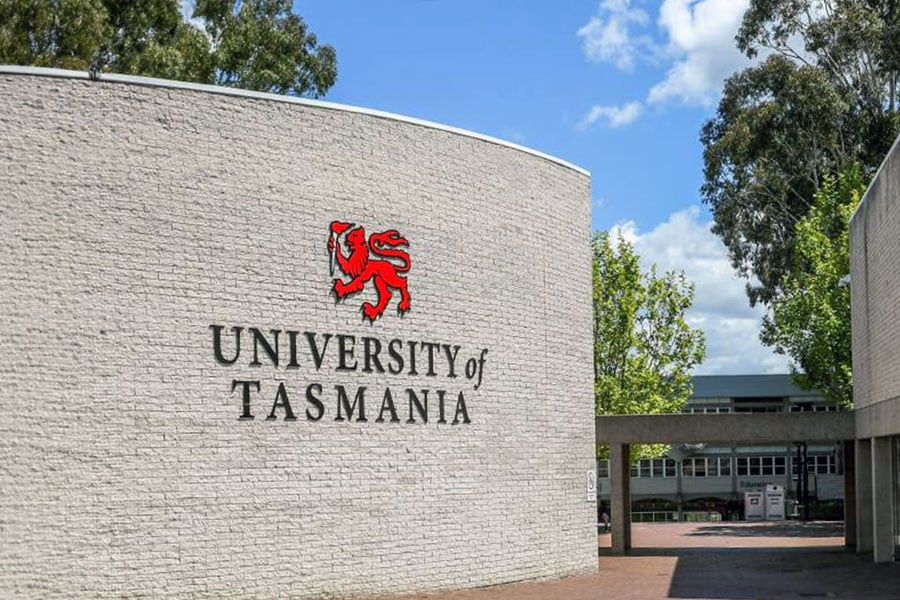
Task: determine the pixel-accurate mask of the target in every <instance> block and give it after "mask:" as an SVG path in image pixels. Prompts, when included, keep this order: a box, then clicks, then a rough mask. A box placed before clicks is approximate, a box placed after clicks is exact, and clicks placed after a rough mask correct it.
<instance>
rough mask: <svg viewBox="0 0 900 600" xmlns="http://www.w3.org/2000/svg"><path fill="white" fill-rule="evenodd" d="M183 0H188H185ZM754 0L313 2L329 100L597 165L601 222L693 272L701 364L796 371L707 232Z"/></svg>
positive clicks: (300, 8)
mask: <svg viewBox="0 0 900 600" xmlns="http://www.w3.org/2000/svg"><path fill="white" fill-rule="evenodd" d="M184 2H185V3H187V2H189V0H184ZM747 3H748V0H647V1H644V0H602V1H600V0H565V1H550V0H541V1H538V0H386V1H380V2H374V1H372V0H305V1H299V0H298V1H295V3H294V10H295V12H297V13H298V14H300V15H301V16H302V17H303V18H304V19H305V20H306V22H307V23H308V25H309V26H310V28H311V30H312V31H313V32H314V33H315V34H316V35H317V36H318V37H319V40H320V42H323V43H328V44H331V45H333V46H334V47H335V49H336V50H337V55H338V63H339V65H338V82H337V84H336V85H335V86H334V87H333V88H332V89H331V90H330V91H329V93H328V95H327V97H326V99H327V100H329V101H333V102H340V103H345V104H352V105H356V106H364V107H369V108H375V109H379V110H384V111H389V112H394V113H399V114H403V115H409V116H414V117H418V118H422V119H427V120H430V121H436V122H438V123H443V124H447V125H453V126H456V127H462V128H465V129H470V130H473V131H476V132H479V133H484V134H488V135H491V136H495V137H498V138H502V139H506V140H510V141H513V142H516V143H518V144H522V145H525V146H529V147H532V148H535V149H537V150H541V151H543V152H546V153H549V154H552V155H555V156H558V157H560V158H563V159H565V160H568V161H570V162H573V163H575V164H577V165H579V166H582V167H584V168H586V169H587V170H589V171H590V172H591V175H592V188H593V189H592V200H593V223H592V224H593V227H594V228H595V229H617V230H618V231H620V232H622V233H623V235H625V236H626V237H627V238H628V239H630V240H631V241H633V242H634V243H635V246H636V248H637V250H638V251H639V252H640V253H641V255H642V258H643V260H644V262H645V264H646V265H649V264H651V263H655V264H657V265H659V267H660V268H661V269H678V270H681V269H684V270H685V271H686V273H687V276H688V278H689V279H691V280H693V281H694V282H695V284H696V299H695V303H694V308H693V309H692V311H691V313H690V315H689V320H690V321H691V323H692V324H694V325H695V326H698V327H702V328H703V329H704V331H705V332H706V335H707V340H708V341H707V349H708V352H707V354H708V358H707V361H706V362H705V363H704V364H703V365H701V367H700V368H699V369H698V370H697V372H698V373H719V374H727V373H766V372H769V373H771V372H787V370H788V365H787V361H786V360H785V359H784V358H783V357H779V356H775V355H773V354H772V352H771V351H770V350H769V349H767V348H764V347H762V346H761V345H760V344H759V343H758V341H757V336H758V331H759V322H760V319H761V317H762V312H761V310H760V309H750V307H749V306H748V303H747V301H746V297H745V295H744V292H743V285H744V284H743V282H742V281H740V280H738V279H737V278H736V277H735V276H734V275H733V271H732V269H731V268H730V266H729V264H728V261H727V258H726V257H725V251H724V248H723V247H722V245H721V243H720V242H719V241H718V240H717V239H716V238H715V236H713V235H712V234H711V233H710V232H709V224H710V220H711V219H710V215H709V213H708V211H707V210H706V208H705V207H704V206H703V205H702V203H701V202H700V195H699V191H698V189H699V187H700V184H701V182H702V146H701V144H700V142H699V131H700V128H701V127H702V125H703V122H704V121H705V120H706V119H708V118H709V117H710V116H712V115H713V114H714V112H715V104H716V101H717V99H718V94H719V90H720V89H721V85H722V82H723V81H724V79H725V77H726V76H727V75H728V74H730V73H731V72H733V71H734V70H736V69H739V68H743V67H745V66H747V65H748V64H749V63H748V61H747V60H746V59H745V58H744V57H742V56H741V55H740V54H739V53H738V52H737V50H736V49H735V47H734V41H733V40H734V35H735V32H736V30H737V26H738V24H739V22H740V17H741V15H742V14H743V12H744V10H745V9H746V6H747Z"/></svg>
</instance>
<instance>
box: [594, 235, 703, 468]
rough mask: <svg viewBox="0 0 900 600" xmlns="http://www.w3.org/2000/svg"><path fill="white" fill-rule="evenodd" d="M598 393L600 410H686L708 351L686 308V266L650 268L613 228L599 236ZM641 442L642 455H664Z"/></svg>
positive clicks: (689, 295) (690, 289)
mask: <svg viewBox="0 0 900 600" xmlns="http://www.w3.org/2000/svg"><path fill="white" fill-rule="evenodd" d="M592 251H593V303H594V393H595V406H596V412H597V414H598V415H621V414H659V413H671V412H678V411H680V410H681V408H682V407H683V406H684V403H685V402H686V401H687V399H688V398H689V397H690V395H691V375H690V372H691V369H692V368H693V367H694V366H695V365H697V364H699V363H700V362H701V361H702V360H703V358H704V355H705V339H704V336H703V332H702V331H700V330H697V329H692V328H691V327H690V326H689V325H688V324H687V322H686V321H685V318H684V317H685V312H686V311H687V309H688V308H690V306H691V303H692V302H693V298H694V286H693V285H692V284H690V283H689V282H688V281H687V280H686V278H685V276H684V273H683V272H682V273H673V272H667V273H666V274H665V275H663V276H662V277H660V276H658V275H657V273H656V268H655V267H652V268H651V269H650V270H649V272H647V273H642V272H641V268H640V257H639V256H638V255H637V254H636V253H635V251H634V247H633V246H632V245H631V244H630V243H628V242H626V241H625V240H624V239H622V238H621V237H620V238H619V239H618V240H616V243H615V244H613V242H612V240H611V239H610V235H609V233H607V232H598V233H596V234H595V235H594V239H593V241H592ZM659 451H660V447H647V446H644V447H641V448H636V449H635V451H634V452H633V457H634V458H635V459H637V458H641V457H646V456H651V455H659Z"/></svg>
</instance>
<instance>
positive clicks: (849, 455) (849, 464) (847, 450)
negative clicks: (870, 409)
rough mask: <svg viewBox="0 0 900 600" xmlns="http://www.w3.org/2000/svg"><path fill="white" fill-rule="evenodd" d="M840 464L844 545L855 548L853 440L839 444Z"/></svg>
mask: <svg viewBox="0 0 900 600" xmlns="http://www.w3.org/2000/svg"><path fill="white" fill-rule="evenodd" d="M841 452H842V454H841V464H843V466H844V545H845V546H848V547H855V546H856V444H855V443H854V441H853V440H844V441H843V442H842V443H841Z"/></svg>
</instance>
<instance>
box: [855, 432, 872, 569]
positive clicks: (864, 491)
mask: <svg viewBox="0 0 900 600" xmlns="http://www.w3.org/2000/svg"><path fill="white" fill-rule="evenodd" d="M855 454H856V460H855V461H854V462H855V464H856V467H855V469H854V470H855V471H856V475H857V476H856V552H857V554H862V553H863V552H871V551H872V443H871V441H870V440H856V452H855Z"/></svg>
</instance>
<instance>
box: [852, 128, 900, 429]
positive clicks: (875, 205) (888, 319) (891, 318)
mask: <svg viewBox="0 0 900 600" xmlns="http://www.w3.org/2000/svg"><path fill="white" fill-rule="evenodd" d="M898 209H900V146H898V144H896V143H895V144H894V148H893V149H892V151H891V152H890V153H889V154H888V156H887V158H886V159H885V161H884V163H883V164H882V166H881V169H880V170H879V172H878V175H877V176H876V177H875V179H874V180H873V181H872V184H871V185H870V187H869V189H868V191H867V192H866V195H865V197H864V198H863V201H862V203H861V204H860V207H859V209H857V212H856V214H855V215H854V217H853V219H852V221H851V224H850V247H851V256H850V260H851V277H852V280H851V285H850V290H851V307H852V319H853V376H854V380H853V396H854V402H855V403H856V406H857V408H866V407H869V406H871V405H874V404H877V403H880V402H884V401H886V400H891V399H894V398H900V368H898V362H900V285H898V282H900V210H898ZM897 431H898V432H900V423H898V424H897Z"/></svg>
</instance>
